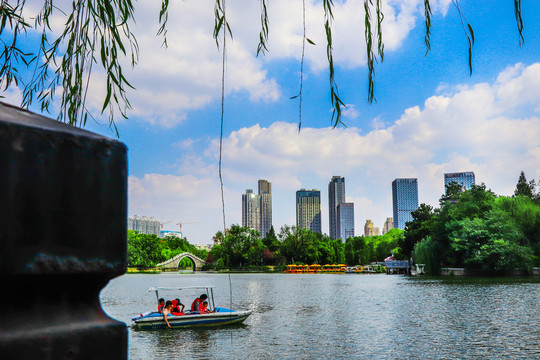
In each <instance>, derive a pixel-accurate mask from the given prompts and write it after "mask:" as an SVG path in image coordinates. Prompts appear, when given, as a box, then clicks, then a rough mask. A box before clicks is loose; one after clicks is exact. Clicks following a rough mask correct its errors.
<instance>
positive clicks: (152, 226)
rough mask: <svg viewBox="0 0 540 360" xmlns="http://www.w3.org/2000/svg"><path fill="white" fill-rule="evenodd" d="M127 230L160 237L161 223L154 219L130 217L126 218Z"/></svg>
mask: <svg viewBox="0 0 540 360" xmlns="http://www.w3.org/2000/svg"><path fill="white" fill-rule="evenodd" d="M128 230H134V231H138V232H139V233H141V234H153V235H157V236H159V235H160V231H161V223H160V222H159V220H157V219H156V218H155V217H153V216H152V217H151V218H148V217H147V216H142V217H141V216H138V215H134V216H130V217H128Z"/></svg>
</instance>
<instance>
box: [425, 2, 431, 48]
mask: <svg viewBox="0 0 540 360" xmlns="http://www.w3.org/2000/svg"><path fill="white" fill-rule="evenodd" d="M424 18H425V24H426V34H425V36H424V43H425V44H426V53H425V54H424V56H427V54H428V53H429V50H431V39H430V37H431V5H430V4H429V0H424Z"/></svg>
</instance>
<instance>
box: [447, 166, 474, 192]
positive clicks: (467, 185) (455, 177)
mask: <svg viewBox="0 0 540 360" xmlns="http://www.w3.org/2000/svg"><path fill="white" fill-rule="evenodd" d="M474 181H475V179H474V172H472V171H467V172H458V173H446V174H444V193H445V194H446V187H447V186H448V185H450V184H451V183H456V184H458V185H461V188H462V189H463V190H470V189H471V187H472V186H473V185H474V184H475V182H474Z"/></svg>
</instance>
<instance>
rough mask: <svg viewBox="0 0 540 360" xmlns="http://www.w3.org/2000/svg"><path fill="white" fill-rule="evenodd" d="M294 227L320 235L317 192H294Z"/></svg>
mask: <svg viewBox="0 0 540 360" xmlns="http://www.w3.org/2000/svg"><path fill="white" fill-rule="evenodd" d="M296 227H297V228H298V229H309V230H311V231H313V232H316V233H319V234H321V233H322V228H321V192H320V191H319V190H317V189H313V190H306V189H300V190H298V191H297V192H296Z"/></svg>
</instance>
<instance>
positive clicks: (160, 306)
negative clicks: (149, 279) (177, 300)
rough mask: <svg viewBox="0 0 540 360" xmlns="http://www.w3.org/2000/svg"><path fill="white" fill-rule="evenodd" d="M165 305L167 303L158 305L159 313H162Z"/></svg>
mask: <svg viewBox="0 0 540 360" xmlns="http://www.w3.org/2000/svg"><path fill="white" fill-rule="evenodd" d="M164 306H165V305H158V306H157V311H158V313H160V314H161V313H163V307H164Z"/></svg>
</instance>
